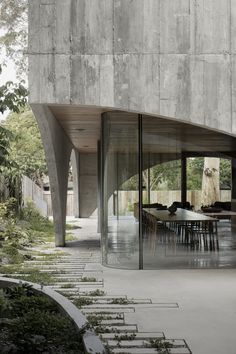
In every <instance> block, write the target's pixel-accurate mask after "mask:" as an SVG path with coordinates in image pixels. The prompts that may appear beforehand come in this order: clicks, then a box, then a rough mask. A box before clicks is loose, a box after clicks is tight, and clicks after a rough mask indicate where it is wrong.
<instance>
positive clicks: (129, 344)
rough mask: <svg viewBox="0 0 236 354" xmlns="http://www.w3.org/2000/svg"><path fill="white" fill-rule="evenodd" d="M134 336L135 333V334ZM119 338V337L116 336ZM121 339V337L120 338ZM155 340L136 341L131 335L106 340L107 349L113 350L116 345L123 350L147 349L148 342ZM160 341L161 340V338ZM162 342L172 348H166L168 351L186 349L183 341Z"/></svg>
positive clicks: (170, 340)
mask: <svg viewBox="0 0 236 354" xmlns="http://www.w3.org/2000/svg"><path fill="white" fill-rule="evenodd" d="M135 334H136V333H135ZM117 337H119V335H118V336H117ZM121 338H122V337H121ZM155 339H157V340H158V339H160V338H156V337H155V338H150V337H148V338H145V339H137V338H136V336H135V338H134V339H133V336H132V335H130V336H129V335H127V339H124V340H123V339H121V340H119V339H118V338H115V339H108V340H106V342H107V344H108V346H109V348H115V347H117V344H118V345H119V347H125V348H135V347H144V348H148V347H150V346H151V342H150V340H155ZM161 339H162V338H161ZM164 342H166V343H167V342H168V343H170V344H171V345H173V346H174V347H173V348H168V350H169V349H176V348H178V349H186V343H185V341H184V340H182V339H177V340H173V339H165V340H164Z"/></svg>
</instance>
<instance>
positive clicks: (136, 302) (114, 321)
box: [6, 244, 192, 354]
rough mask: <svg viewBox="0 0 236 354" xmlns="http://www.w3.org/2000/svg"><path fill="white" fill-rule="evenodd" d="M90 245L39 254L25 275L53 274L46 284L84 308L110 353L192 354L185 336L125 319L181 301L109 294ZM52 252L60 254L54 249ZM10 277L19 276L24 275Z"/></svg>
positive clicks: (171, 306) (100, 268) (94, 252)
mask: <svg viewBox="0 0 236 354" xmlns="http://www.w3.org/2000/svg"><path fill="white" fill-rule="evenodd" d="M89 247H91V244H90V245H88V248H87V249H86V247H84V244H83V248H82V249H81V250H80V248H77V249H76V253H75V252H71V254H66V255H62V256H59V257H56V258H55V259H51V260H45V257H42V256H40V255H37V256H36V257H35V259H34V260H32V261H25V262H24V276H26V277H27V274H28V275H29V273H27V270H28V269H32V268H36V269H39V270H40V272H47V273H49V274H51V275H52V277H53V282H52V284H50V285H47V286H50V287H51V288H52V289H54V290H56V291H58V292H60V293H61V294H63V295H64V296H66V297H67V298H69V299H70V300H71V301H72V302H74V303H75V304H76V305H77V306H78V307H79V308H80V309H81V311H82V312H83V313H84V314H85V315H86V316H87V318H88V320H89V321H90V323H91V326H92V327H93V328H95V330H96V332H97V333H98V334H99V335H100V336H101V339H102V340H103V342H104V344H105V346H106V348H107V352H108V353H117V354H118V353H122V354H128V353H129V354H153V353H155V354H156V353H160V354H191V353H192V352H191V350H190V349H189V347H188V345H187V343H186V342H185V340H184V339H169V338H166V337H165V334H164V333H163V332H155V333H145V332H144V333H143V332H140V331H139V329H138V326H137V324H136V323H129V322H127V320H126V314H128V313H133V312H135V311H136V309H138V308H145V307H146V308H147V307H148V308H150V307H151V308H153V309H155V308H168V309H170V308H178V304H177V303H153V301H152V299H138V298H137V299H133V298H128V297H127V296H126V295H124V294H117V295H111V294H109V292H108V291H106V289H105V287H104V281H103V272H102V267H101V264H100V252H99V250H97V249H96V248H95V247H94V248H93V249H92V250H91V249H90V248H89ZM39 250H40V249H38V251H39ZM70 250H71V249H70ZM42 252H45V251H44V250H42ZM66 252H67V249H66ZM53 253H56V254H58V252H57V251H56V250H55V249H53V251H52V254H53ZM6 276H7V274H6ZM11 276H13V277H14V278H17V277H18V278H19V277H20V276H22V274H17V273H15V274H11Z"/></svg>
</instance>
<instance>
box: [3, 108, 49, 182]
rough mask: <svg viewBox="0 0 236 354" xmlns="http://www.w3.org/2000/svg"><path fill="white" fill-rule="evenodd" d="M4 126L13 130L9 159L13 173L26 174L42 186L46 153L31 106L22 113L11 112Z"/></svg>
mask: <svg viewBox="0 0 236 354" xmlns="http://www.w3.org/2000/svg"><path fill="white" fill-rule="evenodd" d="M4 127H5V128H7V129H8V130H9V131H11V133H12V135H13V139H12V140H11V141H10V149H9V160H10V161H11V164H12V167H11V174H13V175H19V176H20V177H21V176H22V175H26V176H28V177H29V178H31V179H32V180H33V181H34V182H35V183H37V184H38V185H39V186H41V187H42V184H43V177H44V175H45V174H46V173H47V167H46V161H45V155H44V150H43V145H42V141H41V136H40V132H39V129H38V125H37V123H36V121H35V118H34V115H33V113H32V111H31V110H30V108H27V109H26V110H25V111H23V112H20V113H11V114H10V115H9V116H8V117H7V119H6V121H5V123H4Z"/></svg>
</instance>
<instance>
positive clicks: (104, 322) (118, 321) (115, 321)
mask: <svg viewBox="0 0 236 354" xmlns="http://www.w3.org/2000/svg"><path fill="white" fill-rule="evenodd" d="M101 325H106V326H124V325H125V322H124V320H122V319H115V318H114V319H110V320H101Z"/></svg>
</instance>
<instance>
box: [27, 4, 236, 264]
mask: <svg viewBox="0 0 236 354" xmlns="http://www.w3.org/2000/svg"><path fill="white" fill-rule="evenodd" d="M28 51H29V91H30V99H29V101H30V105H31V107H32V110H33V112H34V114H35V117H36V119H37V122H38V124H39V128H40V131H41V134H42V140H43V144H44V148H45V152H46V158H47V164H48V171H49V177H50V185H51V193H52V205H53V214H54V220H55V227H56V245H57V246H63V245H64V244H65V209H66V194H67V179H68V169H69V161H70V158H71V153H72V151H73V158H72V161H73V170H74V173H75V172H76V173H75V177H74V179H75V181H77V183H76V186H77V189H76V191H75V194H76V200H77V205H78V208H77V210H76V211H75V213H76V216H80V217H89V216H90V215H91V214H92V213H93V212H94V210H95V209H96V208H97V207H98V209H99V213H98V214H99V221H100V224H101V230H102V249H103V255H104V259H103V262H104V264H107V265H111V266H118V267H128V268H138V267H140V268H142V267H145V262H147V264H148V259H149V258H150V253H147V254H146V260H145V252H144V249H145V247H144V248H143V244H144V235H143V227H142V222H141V220H142V215H143V213H142V171H143V170H145V169H147V168H149V167H151V166H154V165H156V164H158V163H162V162H166V161H172V160H174V159H181V160H182V177H183V178H182V202H186V178H184V176H185V175H186V168H185V167H186V158H187V157H188V156H212V157H214V156H215V157H216V156H217V157H219V156H223V157H227V158H230V159H231V158H233V161H234V158H235V154H236V99H235V98H236V4H235V3H234V2H233V1H230V0H205V1H202V0H135V1H133V0H57V1H55V0H32V1H30V2H29V49H28ZM233 167H234V163H233ZM232 171H233V180H234V175H235V172H234V168H233V169H232ZM135 175H136V176H137V180H138V186H139V188H138V189H139V192H138V199H137V202H138V203H139V212H138V213H139V220H140V223H138V222H137V221H135V219H134V218H133V217H126V215H125V216H122V215H120V217H117V215H116V216H115V217H114V215H110V214H109V208H108V204H109V203H110V200H111V197H113V198H114V196H116V203H119V191H120V190H121V189H122V184H123V183H124V182H125V181H126V180H128V179H129V178H130V177H132V176H135ZM114 192H115V193H114ZM235 201H236V190H235V185H234V184H233V188H232V202H233V203H232V205H234V203H235ZM149 241H150V242H151V243H152V242H153V240H152V239H151V240H149ZM151 249H152V251H153V247H151ZM147 266H148V267H152V264H149V265H147Z"/></svg>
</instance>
